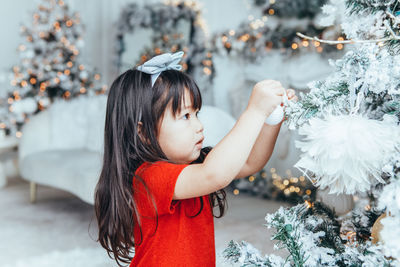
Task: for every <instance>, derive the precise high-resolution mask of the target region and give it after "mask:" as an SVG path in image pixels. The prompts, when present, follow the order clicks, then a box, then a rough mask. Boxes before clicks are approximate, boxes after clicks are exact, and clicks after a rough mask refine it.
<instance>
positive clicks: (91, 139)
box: [86, 95, 107, 153]
mask: <svg viewBox="0 0 400 267" xmlns="http://www.w3.org/2000/svg"><path fill="white" fill-rule="evenodd" d="M106 109H107V96H106V95H99V96H95V97H92V98H91V99H90V101H88V105H87V126H86V127H87V136H86V138H87V140H86V148H87V149H89V150H91V151H98V152H101V153H103V150H104V149H103V144H104V125H105V120H106Z"/></svg>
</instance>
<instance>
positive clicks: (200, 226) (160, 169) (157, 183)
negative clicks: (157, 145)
mask: <svg viewBox="0 0 400 267" xmlns="http://www.w3.org/2000/svg"><path fill="white" fill-rule="evenodd" d="M186 166H188V165H178V164H172V163H167V162H156V163H153V164H150V163H144V164H142V165H141V166H140V167H139V168H138V169H137V171H136V174H137V175H139V176H140V177H141V178H142V179H143V180H144V182H145V183H146V185H147V187H148V189H149V191H150V192H151V193H152V196H153V198H151V197H150V196H149V194H148V193H147V191H146V189H145V187H144V186H143V184H141V183H140V182H137V179H135V180H134V181H135V182H134V185H133V188H134V199H135V200H136V203H137V209H138V211H139V214H140V215H141V216H140V217H139V219H138V220H141V224H142V234H141V233H140V230H139V227H138V226H137V224H135V227H134V239H135V256H134V258H133V260H132V262H131V264H130V266H146V267H151V266H157V267H168V266H185V267H186V266H189V267H196V266H201V267H208V266H215V240H214V219H213V215H212V209H211V205H210V202H209V196H202V197H197V198H190V199H184V200H172V197H173V195H174V190H175V184H176V181H177V178H178V176H179V174H180V173H181V171H182V170H183V168H185V167H186ZM201 199H202V200H203V210H202V211H201V212H200V214H198V215H197V216H195V217H193V216H194V215H196V214H197V213H198V212H199V210H200V207H201V204H200V203H201V201H200V200H201ZM152 203H155V205H156V207H157V212H158V226H157V223H156V220H155V218H154V217H155V210H154V208H153V205H152ZM156 227H157V230H156V231H155V229H156ZM154 231H155V232H154ZM140 241H142V243H141V244H139V242H140Z"/></svg>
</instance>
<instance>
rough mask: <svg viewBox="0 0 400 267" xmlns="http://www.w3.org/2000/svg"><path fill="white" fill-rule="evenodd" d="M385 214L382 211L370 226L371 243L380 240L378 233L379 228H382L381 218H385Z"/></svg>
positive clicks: (379, 231)
mask: <svg viewBox="0 0 400 267" xmlns="http://www.w3.org/2000/svg"><path fill="white" fill-rule="evenodd" d="M386 216H387V215H386V213H383V214H382V215H381V216H379V217H378V219H376V221H375V223H374V225H373V226H372V228H371V237H372V243H374V244H376V243H378V242H379V241H382V238H381V235H380V233H381V230H382V229H383V225H382V223H381V220H382V219H383V218H386Z"/></svg>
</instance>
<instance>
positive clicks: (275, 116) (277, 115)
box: [265, 106, 284, 125]
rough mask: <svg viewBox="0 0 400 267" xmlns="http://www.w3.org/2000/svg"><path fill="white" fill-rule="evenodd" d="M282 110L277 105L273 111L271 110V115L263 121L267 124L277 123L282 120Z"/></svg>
mask: <svg viewBox="0 0 400 267" xmlns="http://www.w3.org/2000/svg"><path fill="white" fill-rule="evenodd" d="M283 116H284V112H283V108H282V107H281V106H277V107H276V108H275V109H274V111H272V113H271V115H269V116H268V118H267V119H266V120H265V123H267V124H269V125H277V124H278V123H280V122H281V121H282V120H283Z"/></svg>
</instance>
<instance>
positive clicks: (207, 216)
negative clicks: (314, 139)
mask: <svg viewBox="0 0 400 267" xmlns="http://www.w3.org/2000/svg"><path fill="white" fill-rule="evenodd" d="M182 55H183V53H182V52H181V53H175V54H172V55H171V54H163V55H160V56H157V57H154V58H153V59H151V60H150V61H148V62H146V63H145V64H143V65H142V66H139V67H137V68H136V69H132V70H128V71H126V72H125V73H123V74H121V75H120V76H119V77H118V78H117V79H116V80H115V81H114V82H113V84H112V86H111V88H110V91H109V95H108V101H107V111H106V121H105V133H104V158H103V168H102V171H101V174H100V178H99V182H98V184H97V187H96V192H95V210H96V217H97V221H98V226H99V242H100V244H101V245H102V246H103V247H104V248H105V249H106V250H107V252H108V254H109V256H110V257H111V256H114V258H115V260H116V262H117V264H118V265H119V266H122V264H123V263H130V266H202V267H204V266H215V242H214V224H213V215H214V217H217V218H219V217H222V215H223V214H224V211H225V207H226V200H225V192H224V190H223V188H224V187H226V186H227V185H228V184H229V183H230V182H231V181H232V180H233V179H235V178H241V177H246V176H249V175H251V174H254V173H256V172H258V171H259V170H261V169H262V168H263V167H264V166H265V164H266V163H267V161H268V159H269V157H270V156H271V153H272V151H273V148H274V145H275V141H276V138H277V135H278V132H279V129H280V124H279V125H277V126H269V125H266V124H265V123H264V121H265V119H266V118H267V116H268V115H269V114H271V112H272V111H273V110H274V108H275V107H276V106H277V105H279V104H281V99H282V96H283V95H284V93H285V90H284V88H283V87H282V86H281V84H280V83H279V82H276V81H271V80H265V81H262V82H259V83H257V84H256V85H255V86H254V88H253V91H252V94H251V97H250V100H249V103H248V106H247V108H246V110H245V111H244V112H243V114H242V115H241V116H240V117H239V119H238V121H237V122H236V124H235V126H234V127H233V128H232V130H231V131H230V132H229V133H228V134H227V135H226V136H225V137H224V138H223V139H222V140H221V141H220V142H219V143H218V144H217V145H216V146H215V147H214V148H213V149H212V150H211V149H210V148H203V149H202V142H203V139H204V136H203V126H202V124H201V122H200V121H199V120H198V118H197V114H198V112H199V110H200V109H201V105H202V101H201V95H200V91H199V88H198V87H197V85H196V83H195V82H194V81H193V79H192V78H191V77H189V76H188V75H186V74H184V73H183V72H180V71H179V70H180V68H181V67H180V65H178V62H179V61H180V59H181V57H182ZM287 95H288V98H289V99H292V98H294V97H295V94H294V91H293V90H288V91H287ZM214 207H217V208H218V211H217V212H215V210H214V209H213V208H214ZM133 248H134V254H135V256H134V257H133V259H132V257H131V255H132V254H131V253H133Z"/></svg>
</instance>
